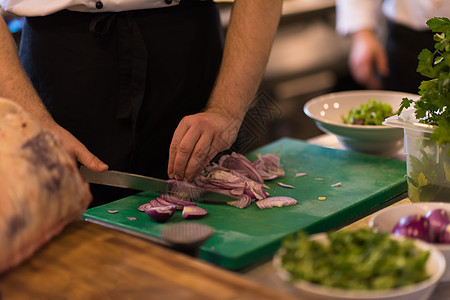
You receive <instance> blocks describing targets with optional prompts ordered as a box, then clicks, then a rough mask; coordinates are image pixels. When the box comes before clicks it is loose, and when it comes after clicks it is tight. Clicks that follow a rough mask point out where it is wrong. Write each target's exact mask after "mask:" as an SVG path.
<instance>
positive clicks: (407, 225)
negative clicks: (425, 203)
mask: <svg viewBox="0 0 450 300" xmlns="http://www.w3.org/2000/svg"><path fill="white" fill-rule="evenodd" d="M392 233H393V234H394V235H396V236H404V237H410V238H418V239H421V240H423V241H425V242H430V243H432V242H433V241H434V233H433V228H432V227H431V225H430V222H429V221H428V220H427V219H426V218H425V217H424V216H421V215H410V216H406V217H403V218H401V219H400V221H399V222H398V223H397V224H396V225H395V227H394V229H393V230H392Z"/></svg>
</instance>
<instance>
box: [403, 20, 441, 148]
mask: <svg viewBox="0 0 450 300" xmlns="http://www.w3.org/2000/svg"><path fill="white" fill-rule="evenodd" d="M427 25H428V27H429V28H430V29H431V30H432V31H433V32H435V35H434V37H433V39H434V41H435V42H436V44H435V46H434V47H435V51H434V52H431V51H430V50H428V49H423V50H422V51H421V52H420V54H419V56H418V59H419V64H418V67H417V72H419V73H420V74H422V75H423V76H425V77H428V78H430V80H424V81H422V83H421V84H420V87H419V89H420V91H419V95H420V96H421V97H420V98H419V99H418V100H417V101H415V102H414V101H413V100H411V99H408V98H403V99H402V104H401V105H400V108H399V110H398V111H397V114H398V115H400V113H401V112H402V110H403V109H404V108H408V107H410V105H411V104H412V103H413V102H414V108H415V109H416V112H415V114H416V118H417V119H419V120H420V121H419V122H420V123H425V124H429V125H435V126H437V127H436V129H435V130H434V131H433V134H432V135H431V138H430V139H431V141H435V142H437V143H439V144H440V145H443V144H446V143H450V112H449V108H450V20H449V19H448V18H444V17H442V18H437V17H436V18H432V19H430V20H428V21H427Z"/></svg>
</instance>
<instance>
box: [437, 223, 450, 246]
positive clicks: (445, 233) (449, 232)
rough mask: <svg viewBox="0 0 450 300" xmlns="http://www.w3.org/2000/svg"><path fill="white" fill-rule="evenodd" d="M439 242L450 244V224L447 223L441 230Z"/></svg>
mask: <svg viewBox="0 0 450 300" xmlns="http://www.w3.org/2000/svg"><path fill="white" fill-rule="evenodd" d="M438 242H439V243H442V244H450V224H449V223H447V225H445V226H444V227H442V228H441V231H440V232H439V237H438Z"/></svg>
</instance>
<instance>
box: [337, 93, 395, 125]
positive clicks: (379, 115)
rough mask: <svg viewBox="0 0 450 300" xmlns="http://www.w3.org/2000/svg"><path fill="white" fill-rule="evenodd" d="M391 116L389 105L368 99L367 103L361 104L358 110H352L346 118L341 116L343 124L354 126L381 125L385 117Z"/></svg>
mask: <svg viewBox="0 0 450 300" xmlns="http://www.w3.org/2000/svg"><path fill="white" fill-rule="evenodd" d="M392 115H393V112H392V107H391V106H390V105H389V104H386V103H381V102H378V101H376V100H374V99H369V102H368V103H365V104H361V105H360V106H359V107H358V108H352V109H351V110H350V111H349V112H348V117H347V118H345V117H344V116H342V119H343V121H344V123H347V124H354V125H382V124H381V123H382V122H383V121H384V119H386V118H387V117H390V116H392Z"/></svg>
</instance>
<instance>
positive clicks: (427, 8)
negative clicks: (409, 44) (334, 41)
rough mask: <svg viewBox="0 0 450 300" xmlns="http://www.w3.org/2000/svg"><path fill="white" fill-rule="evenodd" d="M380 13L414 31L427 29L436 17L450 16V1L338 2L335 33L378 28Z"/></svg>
mask: <svg viewBox="0 0 450 300" xmlns="http://www.w3.org/2000/svg"><path fill="white" fill-rule="evenodd" d="M380 14H383V15H384V16H385V17H386V18H387V19H388V20H391V21H393V22H394V23H397V24H401V25H404V26H406V27H409V28H411V29H414V30H426V29H428V26H427V24H426V21H428V20H429V19H431V18H433V17H450V0H384V1H383V0H336V30H337V31H338V32H339V33H341V34H344V35H345V34H351V33H354V32H356V31H358V30H361V29H376V28H377V27H378V26H379V20H380V18H379V17H380Z"/></svg>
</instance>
